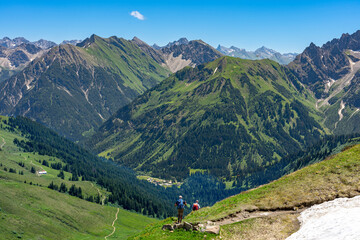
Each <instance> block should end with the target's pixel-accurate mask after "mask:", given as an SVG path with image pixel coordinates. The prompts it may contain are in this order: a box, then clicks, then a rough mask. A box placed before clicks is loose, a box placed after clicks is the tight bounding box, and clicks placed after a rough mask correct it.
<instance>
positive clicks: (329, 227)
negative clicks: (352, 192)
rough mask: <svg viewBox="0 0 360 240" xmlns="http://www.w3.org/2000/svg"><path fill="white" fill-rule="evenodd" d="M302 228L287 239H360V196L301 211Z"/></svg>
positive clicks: (339, 199)
mask: <svg viewBox="0 0 360 240" xmlns="http://www.w3.org/2000/svg"><path fill="white" fill-rule="evenodd" d="M299 221H300V223H301V227H300V230H299V231H297V232H296V233H294V234H292V235H291V236H290V237H288V238H287V240H299V239H301V240H305V239H306V240H315V239H316V240H320V239H321V240H325V239H326V240H342V239H344V240H345V239H346V240H350V239H351V240H353V239H358V240H359V239H360V196H357V197H354V198H338V199H335V200H333V201H329V202H325V203H322V204H319V205H314V206H312V207H311V208H309V209H307V210H305V211H304V212H302V213H301V215H300V217H299Z"/></svg>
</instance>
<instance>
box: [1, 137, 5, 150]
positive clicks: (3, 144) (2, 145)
mask: <svg viewBox="0 0 360 240" xmlns="http://www.w3.org/2000/svg"><path fill="white" fill-rule="evenodd" d="M1 138H2V140H3V143H2V144H1V146H0V148H3V147H4V146H5V144H6V142H5V139H4V138H3V137H1Z"/></svg>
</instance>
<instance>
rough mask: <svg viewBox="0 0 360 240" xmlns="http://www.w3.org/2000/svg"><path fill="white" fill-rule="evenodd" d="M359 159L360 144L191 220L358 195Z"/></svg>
mask: <svg viewBox="0 0 360 240" xmlns="http://www.w3.org/2000/svg"><path fill="white" fill-rule="evenodd" d="M359 158H360V145H356V146H353V147H351V148H349V149H347V150H346V151H344V152H341V153H339V154H337V155H335V156H333V157H330V158H328V159H326V160H324V161H322V162H320V163H317V164H313V165H311V166H308V167H305V168H303V169H301V170H299V171H296V172H294V173H292V174H289V175H287V176H284V177H282V178H280V179H279V180H277V181H274V182H271V183H269V184H267V185H264V186H261V187H259V188H256V189H253V190H249V191H246V192H243V193H241V194H238V195H235V196H232V197H229V198H227V199H224V200H223V201H220V202H218V203H216V204H215V205H214V206H213V207H211V208H203V209H201V210H200V211H196V212H193V213H192V214H190V215H189V216H188V219H189V221H193V222H201V221H206V220H216V219H221V218H224V217H226V216H228V215H230V214H232V213H236V212H241V211H254V210H281V209H296V208H302V207H306V206H311V205H313V204H318V203H322V202H324V201H329V200H333V199H335V198H337V197H352V196H356V195H359V194H360V191H359V190H360V188H359V184H360V177H359V175H358V172H359V170H360V161H359V160H360V159H359Z"/></svg>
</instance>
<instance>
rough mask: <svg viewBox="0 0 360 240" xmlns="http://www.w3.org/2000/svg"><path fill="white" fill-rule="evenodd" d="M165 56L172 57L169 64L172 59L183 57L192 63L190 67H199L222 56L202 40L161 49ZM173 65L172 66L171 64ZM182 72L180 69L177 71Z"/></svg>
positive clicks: (168, 61) (168, 62)
mask: <svg viewBox="0 0 360 240" xmlns="http://www.w3.org/2000/svg"><path fill="white" fill-rule="evenodd" d="M160 51H161V52H162V53H163V55H165V56H171V57H170V58H168V60H167V64H170V62H171V59H173V58H177V57H179V56H180V55H181V59H183V60H185V61H187V60H189V61H191V63H189V65H191V64H192V65H194V66H196V65H199V64H203V63H207V62H211V61H214V60H215V59H217V58H219V57H221V56H222V54H221V53H220V52H218V51H217V50H216V49H215V48H213V47H211V46H210V45H208V44H206V43H205V42H203V41H201V40H194V41H190V42H188V43H187V44H173V45H170V46H169V47H164V48H161V50H160ZM170 65H171V64H170ZM176 70H180V69H176Z"/></svg>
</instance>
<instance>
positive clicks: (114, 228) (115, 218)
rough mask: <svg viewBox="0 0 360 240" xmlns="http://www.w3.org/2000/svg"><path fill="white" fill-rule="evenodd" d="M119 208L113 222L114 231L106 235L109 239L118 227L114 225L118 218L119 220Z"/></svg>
mask: <svg viewBox="0 0 360 240" xmlns="http://www.w3.org/2000/svg"><path fill="white" fill-rule="evenodd" d="M119 210H120V209H119V208H118V209H117V212H116V215H115V219H114V221H113V223H112V227H113V228H114V229H113V231H112V233H110V234H109V235H107V236H106V237H105V239H107V238H108V237H110V236H111V235H113V234H114V233H115V231H116V227H115V226H114V225H115V222H116V220H117V218H118V213H119Z"/></svg>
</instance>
